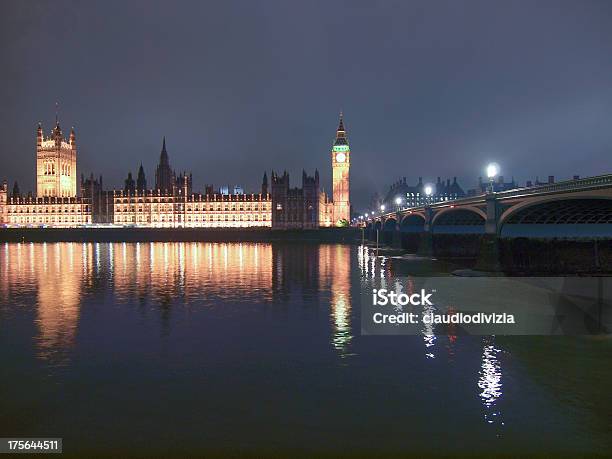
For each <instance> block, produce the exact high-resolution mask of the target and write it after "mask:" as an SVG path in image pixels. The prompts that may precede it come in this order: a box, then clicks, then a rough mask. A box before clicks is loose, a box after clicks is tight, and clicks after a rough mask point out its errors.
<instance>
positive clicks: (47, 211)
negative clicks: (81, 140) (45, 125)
mask: <svg viewBox="0 0 612 459" xmlns="http://www.w3.org/2000/svg"><path fill="white" fill-rule="evenodd" d="M76 177H77V147H76V135H75V133H74V129H72V130H71V132H70V138H69V139H68V140H67V139H65V138H64V137H63V135H62V130H61V128H60V124H59V122H58V121H56V123H55V127H54V128H53V130H52V131H51V136H50V137H44V136H43V130H42V126H41V124H40V123H39V124H38V129H37V131H36V197H32V196H27V197H24V196H22V195H21V194H20V193H18V192H17V191H15V192H14V193H13V195H12V196H9V193H8V186H7V185H6V184H3V185H2V188H1V189H0V223H1V224H3V225H8V226H58V227H72V226H80V225H84V224H88V223H91V220H92V217H91V206H90V203H89V201H88V200H87V199H84V198H80V197H77V188H76Z"/></svg>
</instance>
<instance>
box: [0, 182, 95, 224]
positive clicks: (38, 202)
mask: <svg viewBox="0 0 612 459" xmlns="http://www.w3.org/2000/svg"><path fill="white" fill-rule="evenodd" d="M7 188H8V187H7V185H6V183H5V184H3V185H2V188H1V189H0V224H3V225H8V226H57V227H73V226H81V225H85V224H88V223H91V207H90V204H89V202H88V201H87V200H84V199H81V198H77V197H70V198H68V197H66V198H61V197H56V196H45V197H42V198H33V197H31V196H28V197H22V196H11V197H8V192H7V191H8V190H7Z"/></svg>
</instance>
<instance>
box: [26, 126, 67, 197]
mask: <svg viewBox="0 0 612 459" xmlns="http://www.w3.org/2000/svg"><path fill="white" fill-rule="evenodd" d="M76 178H77V147H76V136H75V133H74V129H72V130H71V131H70V139H69V140H66V139H65V138H64V137H63V135H62V129H61V128H60V124H59V121H56V122H55V127H54V128H53V130H52V131H51V136H50V137H44V136H43V129H42V125H41V124H40V123H39V124H38V129H37V131H36V196H38V197H61V198H73V197H76V195H77V180H76Z"/></svg>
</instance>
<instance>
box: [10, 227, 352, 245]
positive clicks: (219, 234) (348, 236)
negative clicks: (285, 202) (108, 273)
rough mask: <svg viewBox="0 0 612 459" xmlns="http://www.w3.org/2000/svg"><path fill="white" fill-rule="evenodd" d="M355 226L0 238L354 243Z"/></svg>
mask: <svg viewBox="0 0 612 459" xmlns="http://www.w3.org/2000/svg"><path fill="white" fill-rule="evenodd" d="M360 235H361V232H360V231H359V230H358V229H356V228H321V229H318V230H297V229H296V230H272V229H269V228H257V229H255V228H254V229H245V228H117V227H108V228H100V227H98V228H3V229H0V242H274V241H299V242H323V243H342V244H353V243H357V242H358V241H359V238H360Z"/></svg>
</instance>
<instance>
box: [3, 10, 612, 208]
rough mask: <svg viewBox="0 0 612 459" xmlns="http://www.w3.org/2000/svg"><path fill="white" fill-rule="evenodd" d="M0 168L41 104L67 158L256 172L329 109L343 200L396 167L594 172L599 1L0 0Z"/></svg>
mask: <svg viewBox="0 0 612 459" xmlns="http://www.w3.org/2000/svg"><path fill="white" fill-rule="evenodd" d="M0 36H1V41H0V43H1V45H0V58H1V62H2V64H1V73H0V75H1V77H0V78H1V79H2V85H1V86H0V94H1V100H2V109H1V110H0V122H1V125H2V135H1V136H0V179H5V178H6V179H8V180H9V182H10V185H11V186H12V184H13V181H14V180H18V181H19V183H20V186H21V191H22V192H23V191H28V190H35V131H36V124H37V122H38V121H42V122H43V127H44V129H45V133H46V134H48V132H49V130H50V129H51V127H52V124H53V122H54V119H55V103H56V101H59V104H60V122H61V125H62V127H63V129H64V132H65V134H66V135H67V133H68V132H69V129H70V127H71V126H72V125H74V126H75V129H76V133H77V142H78V146H79V157H78V167H79V174H80V173H81V172H84V173H86V174H87V175H88V174H89V172H91V171H93V172H94V173H95V174H96V175H99V174H103V176H104V180H105V185H106V186H107V187H121V186H122V184H123V179H124V178H125V176H126V174H127V172H128V171H129V170H131V171H132V172H133V173H135V172H136V171H137V169H138V166H139V165H140V162H142V163H143V165H144V167H145V171H146V173H147V179H148V181H149V186H153V184H154V167H155V165H156V163H157V161H158V159H159V152H160V149H161V142H162V136H164V135H165V136H166V139H167V147H168V153H169V155H170V162H171V164H172V166H173V167H174V168H175V169H176V170H177V172H178V171H182V170H188V171H192V172H193V176H194V189H195V190H197V191H201V190H202V188H203V187H204V184H205V183H212V184H214V185H215V187H218V186H219V185H222V184H231V185H233V184H242V185H243V186H244V187H245V188H246V190H247V191H255V190H258V189H259V186H260V182H261V176H262V174H263V171H264V170H268V171H269V170H270V169H276V170H280V171H282V170H283V169H285V168H286V169H287V170H288V171H289V172H290V174H291V176H292V184H293V185H299V184H300V181H301V171H302V168H305V169H306V170H307V171H308V172H310V173H313V172H314V169H315V168H319V171H320V172H321V179H322V182H323V185H324V187H325V189H327V190H329V189H330V188H331V166H330V154H329V151H330V148H331V143H332V141H333V138H334V134H335V128H336V126H337V122H338V112H339V111H340V110H343V111H344V114H345V120H346V127H347V130H348V135H349V141H350V144H351V151H352V157H351V159H352V168H351V174H352V177H351V187H352V200H353V204H354V206H355V208H356V210H358V209H363V208H364V206H365V205H367V203H368V202H369V199H370V196H371V194H372V193H373V192H374V191H379V192H381V193H382V192H384V191H386V189H387V188H388V185H389V183H390V182H392V181H393V180H394V179H396V178H397V177H399V176H406V177H407V179H408V182H409V183H412V182H416V181H417V179H418V176H423V177H424V178H425V179H426V180H432V181H435V179H436V177H437V176H442V177H443V178H447V177H449V178H452V177H453V176H457V177H458V179H459V182H460V184H461V185H462V186H463V188H464V189H467V188H470V187H473V186H474V185H475V183H476V181H477V178H478V176H479V175H483V174H484V171H483V170H484V167H485V165H486V163H487V162H488V161H489V160H495V161H497V162H498V163H499V164H500V166H501V168H502V174H503V175H504V176H505V177H506V178H507V179H510V178H511V176H514V177H515V178H516V179H517V180H519V181H521V182H524V181H525V180H526V179H532V178H535V176H536V175H538V176H539V177H540V179H542V178H544V177H546V176H548V175H555V176H557V178H569V177H571V176H572V175H573V174H579V175H581V176H586V175H598V174H603V173H607V172H612V2H610V1H600V2H593V1H576V0H573V1H567V2H565V1H552V2H548V1H542V0H538V1H508V2H501V1H482V2H480V1H448V2H446V1H423V2H416V1H397V2H395V1H384V2H374V1H367V2H357V1H347V2H332V1H322V2H314V1H302V2H294V1H276V2H267V1H244V2H231V1H219V2H203V1H194V2H176V1H172V2H170V1H167V2H153V1H146V2H109V1H103V2H102V1H98V2H64V1H43V2H32V1H26V2H23V1H19V2H8V1H4V2H2V15H1V17H0Z"/></svg>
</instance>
